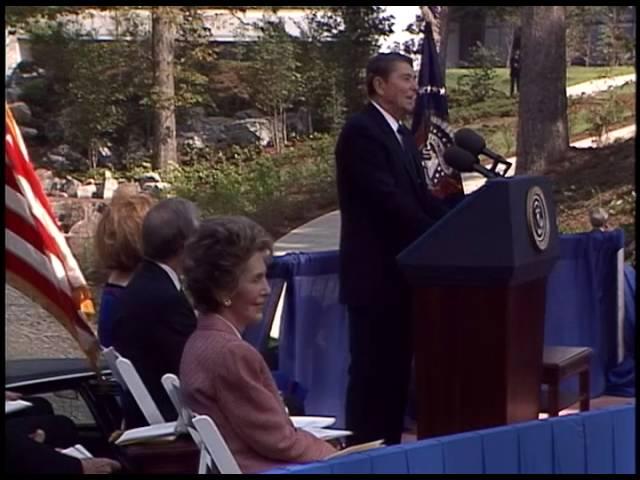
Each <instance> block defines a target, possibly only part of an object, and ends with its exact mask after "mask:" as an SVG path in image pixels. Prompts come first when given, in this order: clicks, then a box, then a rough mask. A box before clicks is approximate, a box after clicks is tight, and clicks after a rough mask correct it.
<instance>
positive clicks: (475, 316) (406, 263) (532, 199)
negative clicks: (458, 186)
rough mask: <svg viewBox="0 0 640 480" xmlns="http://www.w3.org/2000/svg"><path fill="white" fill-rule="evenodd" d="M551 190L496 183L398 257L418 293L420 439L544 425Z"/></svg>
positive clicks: (531, 179) (553, 241)
mask: <svg viewBox="0 0 640 480" xmlns="http://www.w3.org/2000/svg"><path fill="white" fill-rule="evenodd" d="M557 237H558V232H557V226H556V219H555V206H554V202H553V196H552V192H551V185H550V183H549V181H548V180H547V179H545V178H544V177H535V176H520V177H512V178H509V179H503V178H497V179H490V180H488V181H487V182H486V184H485V185H484V186H483V187H482V188H480V189H478V190H477V191H476V192H474V193H473V194H472V195H470V196H469V197H467V198H465V199H464V200H463V201H462V202H461V203H460V204H458V205H457V206H456V207H455V208H454V209H453V210H451V211H450V212H449V213H448V214H447V215H446V216H445V217H443V218H442V219H441V220H440V221H439V222H438V223H437V224H436V225H434V226H433V227H432V228H431V229H430V230H428V231H427V232H426V233H425V234H424V235H422V236H421V237H420V238H418V239H417V240H416V241H415V242H414V243H413V244H411V245H410V246H409V247H407V248H406V249H405V250H404V251H403V252H401V253H400V255H399V256H398V257H397V260H398V262H399V265H400V268H401V270H402V271H403V272H404V274H405V276H406V278H407V280H408V281H409V284H410V285H411V288H412V302H413V305H412V308H413V314H412V315H413V321H414V352H415V357H414V358H415V372H416V394H417V399H416V402H417V424H418V425H417V427H418V438H427V437H434V436H441V435H448V434H453V433H458V432H465V431H470V430H477V429H482V428H489V427H493V426H499V425H505V424H509V423H513V422H520V421H527V420H533V419H537V418H538V412H539V402H540V385H541V380H542V353H543V340H544V315H545V288H546V280H547V276H548V274H549V272H550V270H551V268H552V267H553V264H554V263H555V261H556V259H557V257H558V238H557Z"/></svg>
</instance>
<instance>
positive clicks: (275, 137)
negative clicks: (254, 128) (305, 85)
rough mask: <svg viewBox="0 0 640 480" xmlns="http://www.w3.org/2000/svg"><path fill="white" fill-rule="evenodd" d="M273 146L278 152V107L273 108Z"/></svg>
mask: <svg viewBox="0 0 640 480" xmlns="http://www.w3.org/2000/svg"><path fill="white" fill-rule="evenodd" d="M272 122H273V146H274V147H275V149H276V152H278V153H280V132H279V130H280V122H279V120H278V107H275V108H274V109H273V119H272Z"/></svg>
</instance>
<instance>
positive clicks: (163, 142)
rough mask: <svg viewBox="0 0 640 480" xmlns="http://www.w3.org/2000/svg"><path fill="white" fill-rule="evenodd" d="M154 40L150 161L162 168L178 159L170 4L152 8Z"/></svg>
mask: <svg viewBox="0 0 640 480" xmlns="http://www.w3.org/2000/svg"><path fill="white" fill-rule="evenodd" d="M151 36H152V43H153V47H152V48H153V90H154V93H155V97H156V98H155V99H154V100H155V101H154V112H153V163H152V166H153V168H154V169H155V170H164V169H166V168H167V167H168V166H169V164H172V163H173V164H176V163H177V145H176V110H175V84H174V51H175V42H176V21H175V12H174V11H173V10H172V8H171V7H153V8H152V32H151Z"/></svg>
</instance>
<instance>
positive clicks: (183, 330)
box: [154, 302, 196, 375]
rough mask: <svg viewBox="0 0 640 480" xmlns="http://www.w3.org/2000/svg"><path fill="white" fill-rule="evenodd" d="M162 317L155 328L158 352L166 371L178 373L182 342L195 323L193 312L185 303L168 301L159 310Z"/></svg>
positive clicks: (189, 333)
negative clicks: (160, 354)
mask: <svg viewBox="0 0 640 480" xmlns="http://www.w3.org/2000/svg"><path fill="white" fill-rule="evenodd" d="M159 314H160V315H162V317H163V319H162V322H160V324H159V325H158V328H157V329H156V330H155V335H156V341H155V342H154V345H157V348H158V352H162V356H163V360H162V361H163V363H164V364H165V368H166V370H167V371H166V372H165V373H173V374H176V375H177V374H178V370H179V368H180V359H181V358H182V351H183V350H184V344H185V343H186V341H187V339H188V338H189V336H190V335H191V334H192V333H193V330H194V328H195V325H196V320H195V314H194V313H193V311H192V310H189V307H188V306H187V305H186V304H179V303H177V302H171V303H168V304H167V305H166V306H165V307H164V308H163V309H162V310H161V311H160V312H159Z"/></svg>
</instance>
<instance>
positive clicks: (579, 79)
mask: <svg viewBox="0 0 640 480" xmlns="http://www.w3.org/2000/svg"><path fill="white" fill-rule="evenodd" d="M468 70H469V69H467V68H449V69H447V86H448V87H449V88H453V87H455V86H457V85H458V78H460V77H461V76H462V75H464V74H465V72H467V71H468ZM495 70H496V72H497V74H498V77H497V78H498V81H497V88H498V89H499V90H501V91H503V92H505V93H509V86H510V80H509V69H507V68H496V69H495ZM634 72H635V69H634V68H633V67H632V66H624V67H577V66H573V67H569V68H568V69H567V87H570V86H572V85H577V84H579V83H583V82H588V81H589V80H595V79H596V78H603V77H615V76H618V75H628V74H630V73H634Z"/></svg>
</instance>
